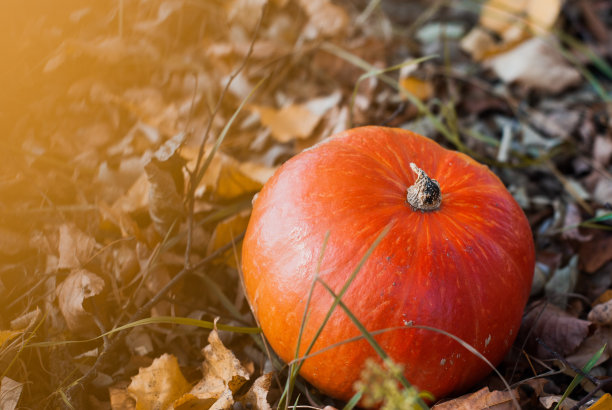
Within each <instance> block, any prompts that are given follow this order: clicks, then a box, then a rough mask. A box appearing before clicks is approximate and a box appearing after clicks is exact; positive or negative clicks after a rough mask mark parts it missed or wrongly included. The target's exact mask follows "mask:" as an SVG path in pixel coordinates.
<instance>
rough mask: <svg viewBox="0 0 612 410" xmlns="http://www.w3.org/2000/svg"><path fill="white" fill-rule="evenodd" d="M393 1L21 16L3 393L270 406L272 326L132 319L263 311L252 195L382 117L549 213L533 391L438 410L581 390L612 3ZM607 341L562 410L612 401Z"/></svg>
mask: <svg viewBox="0 0 612 410" xmlns="http://www.w3.org/2000/svg"><path fill="white" fill-rule="evenodd" d="M376 3H377V2H366V1H356V2H349V1H345V0H338V1H331V0H317V1H305V0H272V1H264V0H255V1H251V0H232V1H226V2H189V1H186V0H154V1H151V0H126V1H122V2H115V3H112V4H102V3H100V4H96V5H91V6H89V7H85V8H84V7H82V5H80V4H78V3H77V2H67V3H66V4H65V7H61V8H57V7H51V6H47V5H44V4H42V3H41V4H39V5H38V6H37V7H38V8H37V7H34V8H33V9H27V10H26V8H25V7H23V6H21V7H15V9H14V10H12V11H11V13H6V15H5V16H3V17H2V18H4V19H5V20H7V21H6V22H5V24H4V26H5V27H7V29H8V30H7V33H9V34H8V39H9V41H8V42H7V44H11V46H10V47H8V48H7V50H6V56H5V57H6V61H9V62H10V64H6V65H5V66H3V67H2V68H0V70H1V72H2V74H3V75H2V77H0V78H3V79H4V80H5V84H3V85H4V88H3V89H5V90H6V91H5V93H6V95H7V96H9V98H8V99H6V101H3V102H2V107H1V109H0V113H1V114H0V122H2V123H3V125H5V127H4V128H3V129H5V138H2V139H0V159H1V161H0V260H2V264H0V297H1V298H2V299H1V300H2V301H3V308H2V310H1V311H0V342H2V343H1V345H0V364H1V365H0V368H2V369H3V375H2V376H3V377H2V379H1V384H0V407H2V408H7V409H11V408H17V407H36V406H39V405H40V403H46V407H50V408H57V407H62V406H64V405H65V403H66V402H70V403H71V404H72V405H73V406H74V407H75V408H94V409H96V408H113V409H127V408H230V407H231V406H234V408H236V406H238V405H239V404H238V403H241V405H242V406H243V408H249V407H250V408H255V409H268V408H273V407H274V406H275V404H276V401H277V399H278V397H279V396H280V392H281V387H280V386H281V385H279V384H278V383H277V382H278V381H279V378H280V381H281V383H282V382H283V377H285V376H284V375H285V374H286V372H284V371H283V369H282V367H280V366H277V367H275V366H274V364H275V363H276V364H278V361H277V360H276V359H275V357H274V356H273V355H272V356H270V355H269V352H268V351H267V350H266V349H265V348H264V347H262V346H261V344H260V339H259V337H254V338H251V337H249V336H242V335H238V334H229V333H227V332H220V333H217V332H216V331H213V332H209V331H208V330H205V329H200V328H197V327H187V326H180V325H172V326H169V325H159V324H157V325H147V326H141V327H137V328H133V329H131V330H129V331H115V332H114V331H113V329H117V328H118V327H120V326H122V325H125V324H127V323H129V322H130V321H135V320H137V319H142V318H145V317H150V316H157V315H164V316H175V317H197V318H198V319H203V320H208V321H211V322H212V321H214V320H215V318H217V317H219V318H220V323H224V324H232V325H236V326H247V327H255V326H256V323H255V322H254V321H253V319H252V317H251V316H250V314H249V308H248V303H247V302H246V301H245V299H244V296H243V292H242V287H241V285H240V275H239V272H238V267H239V258H240V237H241V234H242V232H243V231H244V229H245V227H246V224H247V222H248V218H249V214H250V205H249V204H250V201H251V200H252V198H253V196H254V195H255V194H256V193H257V192H258V191H259V190H260V189H261V187H262V186H263V184H264V183H265V182H266V181H267V180H268V179H269V178H270V177H271V175H272V174H273V173H274V171H275V170H276V169H277V168H278V167H279V166H280V165H282V163H283V162H284V161H286V160H287V159H288V158H290V157H291V156H293V155H295V154H296V153H298V152H300V151H302V150H304V149H307V148H309V147H311V146H313V145H315V144H316V143H318V142H320V141H322V140H324V139H325V138H327V137H328V136H329V135H331V134H333V133H335V132H338V131H342V130H344V129H347V128H349V127H351V126H355V125H362V124H378V125H382V124H384V125H390V126H400V127H405V128H410V129H413V130H415V131H417V132H421V133H424V134H426V135H427V136H428V137H430V138H432V139H435V140H436V141H438V142H440V143H442V144H443V145H446V146H448V147H450V148H456V149H460V150H463V151H465V152H466V153H468V154H470V155H472V156H474V157H475V158H476V159H478V160H480V161H482V162H485V163H486V164H487V165H489V166H490V167H491V168H492V169H493V170H494V171H495V172H496V174H497V175H499V176H500V178H501V179H502V180H503V181H504V182H505V183H506V185H507V186H508V187H509V189H510V191H511V192H512V193H513V194H514V195H515V197H516V199H517V201H519V203H520V204H521V205H522V206H523V209H524V210H525V213H526V215H527V217H528V219H529V222H530V224H531V226H532V229H533V232H534V236H535V240H536V248H537V255H536V259H537V267H536V279H535V281H534V286H533V289H532V296H531V303H530V305H529V306H528V307H527V309H526V311H525V316H524V321H523V325H522V329H521V332H520V335H519V338H518V339H517V341H516V343H515V345H514V347H513V349H512V351H511V352H510V354H509V355H508V357H507V358H506V359H505V360H504V362H503V363H502V364H501V366H500V370H501V371H502V374H503V375H504V376H505V377H506V378H507V380H508V381H509V382H510V383H511V384H512V387H513V389H512V391H511V392H508V391H505V390H503V388H502V387H501V384H500V382H499V380H497V379H496V378H495V377H494V376H489V377H487V378H485V379H484V380H483V381H482V382H481V383H480V385H478V386H475V387H474V388H473V389H472V390H471V391H470V392H467V394H466V395H464V396H460V397H449V398H445V401H444V402H440V403H439V404H438V405H437V406H438V407H442V408H443V407H444V406H447V407H448V406H454V407H455V408H456V407H459V406H464V407H466V408H467V407H471V408H481V407H485V406H490V405H493V404H495V405H496V406H497V407H496V408H498V407H499V408H505V407H508V408H511V406H512V404H511V403H512V401H511V400H510V397H514V398H516V399H517V400H519V402H520V404H521V406H523V407H524V408H535V409H538V408H552V407H554V405H555V404H556V403H558V402H559V400H561V397H562V395H563V392H564V390H565V389H566V388H567V386H569V384H570V382H571V381H572V379H573V377H574V376H576V375H577V374H580V369H581V368H583V367H584V366H585V365H586V364H587V363H589V361H590V360H591V359H592V358H593V357H594V356H595V355H596V353H597V352H598V351H599V350H600V349H601V348H602V346H603V345H606V346H610V345H611V344H612V343H611V342H612V333H611V331H610V329H612V325H611V323H612V319H611V315H610V299H611V298H610V296H609V295H610V289H612V233H611V232H610V231H611V228H612V225H611V221H612V218H610V217H608V216H609V215H610V214H611V213H612V134H611V133H610V129H611V127H610V124H611V123H612V122H611V121H612V120H611V118H612V111H611V110H610V104H609V103H610V97H609V96H610V90H612V69H611V68H610V65H609V61H610V60H609V59H610V56H611V55H610V52H609V50H607V46H608V45H609V44H608V43H607V41H608V39H609V38H612V37H611V36H612V34H611V33H610V31H611V30H610V27H612V19H611V18H610V15H612V14H611V13H612V6H611V5H610V3H609V2H607V1H605V0H592V1H588V2H587V1H580V2H567V1H566V2H564V1H560V0H546V1H536V0H521V1H507V0H487V1H484V2H480V3H478V4H476V3H475V2H472V1H463V0H462V1H459V2H453V3H451V2H440V3H439V4H438V3H436V4H427V3H426V2H418V1H414V2H397V1H393V0H383V1H382V2H380V4H376ZM262 16H263V17H262ZM3 21H4V20H3ZM253 39H254V40H255V41H253ZM338 50H341V51H342V52H340V51H338ZM434 54H435V55H436V57H435V58H429V59H428V60H426V61H423V62H421V63H420V64H418V65H408V66H404V65H402V64H399V63H402V62H406V61H411V60H414V59H416V58H419V57H432V55H434ZM398 64H399V65H398ZM394 66H398V67H400V68H398V69H397V70H390V71H385V72H384V73H383V72H382V70H384V69H386V68H389V67H394ZM373 70H379V71H376V72H374V71H373ZM262 79H265V81H264V82H263V83H262V85H261V87H260V89H258V90H257V92H256V93H255V94H254V95H253V96H251V97H250V99H249V100H248V101H246V99H247V97H248V96H249V95H250V93H251V91H252V90H253V88H254V86H255V85H256V84H258V83H259V81H260V80H262ZM392 84H394V85H395V87H393V86H391V85H392ZM226 87H227V88H226ZM398 90H401V91H398ZM407 95H410V96H412V97H414V98H416V99H417V100H419V101H421V105H419V104H416V103H415V101H414V100H412V99H411V98H407ZM243 102H245V103H246V105H245V108H244V109H243V110H242V111H241V112H240V113H239V114H238V115H237V116H236V117H235V120H233V121H234V122H233V123H232V126H231V127H230V128H229V132H228V134H227V135H226V138H225V140H224V142H223V144H221V146H220V147H218V148H219V149H217V147H215V142H216V138H217V137H218V136H219V135H220V133H221V132H222V130H223V128H224V127H225V126H226V125H227V124H228V122H229V121H230V119H231V118H232V116H233V115H234V113H235V111H236V109H237V107H238V106H239V105H240V104H241V103H243ZM436 124H442V127H445V128H446V130H452V132H450V133H448V132H447V133H445V132H443V130H441V129H440V127H439V125H438V126H436ZM213 152H214V155H212V156H211V154H212V153H213ZM209 156H210V160H208V158H209ZM202 164H207V169H206V170H205V172H204V173H203V174H202V178H201V179H199V180H197V179H196V178H195V176H196V175H197V174H198V172H199V171H201V167H202ZM197 167H200V168H197ZM108 332H110V333H108ZM100 335H104V336H103V337H99V338H98V339H95V340H89V339H90V338H92V337H96V336H100ZM221 339H222V340H223V342H221ZM74 341H81V343H77V344H72V343H69V342H74ZM207 341H208V346H207V347H206V348H205V349H204V357H205V360H204V362H202V353H201V349H202V346H204V345H206V344H207ZM39 342H50V343H52V345H51V346H45V347H40V346H36V345H35V343H39ZM33 343H34V345H33V347H30V346H29V345H30V344H33ZM207 349H208V350H207ZM610 355H611V353H610V351H609V347H608V348H606V349H605V350H604V351H603V353H602V354H601V356H600V357H599V359H598V360H597V361H596V363H595V364H594V367H593V369H591V370H590V372H589V374H588V375H586V376H587V377H585V378H584V380H583V382H582V383H581V385H580V386H579V387H578V388H576V389H575V390H574V391H573V392H572V394H571V397H569V398H567V399H565V400H564V402H563V403H562V405H561V406H562V408H568V407H567V406H570V403H571V406H573V405H578V406H582V407H581V408H587V407H588V406H590V405H593V407H592V408H597V406H598V405H600V406H601V405H604V404H601V403H606V402H607V403H609V400H610V399H609V397H610V396H609V394H607V392H609V391H610V380H611V377H612V373H611V372H610V363H609V360H610ZM17 363H18V364H19V365H17ZM139 369H140V370H139ZM273 370H275V373H271V371H273ZM360 370H361V369H355V371H356V372H359V371H360ZM75 386H76V387H75ZM302 393H303V394H300V397H299V399H298V400H299V403H300V404H303V405H311V406H314V407H316V408H324V407H325V406H328V408H341V407H342V405H343V404H342V403H338V402H334V401H332V399H331V398H328V397H325V396H324V395H322V394H320V393H318V392H315V391H312V390H311V389H307V388H306V387H305V388H304V389H303V390H302ZM457 396H459V392H458V394H457ZM294 399H295V398H294ZM598 400H599V401H598ZM606 400H608V401H606ZM595 403H597V404H595ZM134 406H136V407H134ZM504 406H505V407H504ZM563 406H566V407H563ZM602 408H605V407H602Z"/></svg>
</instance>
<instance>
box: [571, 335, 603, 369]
mask: <svg viewBox="0 0 612 410" xmlns="http://www.w3.org/2000/svg"><path fill="white" fill-rule="evenodd" d="M610 342H612V328H610V327H609V326H598V327H597V329H595V332H593V334H592V335H591V336H589V337H587V338H586V339H585V340H584V342H582V344H581V345H580V347H579V348H578V349H577V350H576V351H575V352H574V353H572V354H571V355H570V356H567V357H566V358H565V359H566V360H567V361H568V362H570V363H571V364H573V365H574V366H576V367H577V368H579V369H582V368H583V367H584V366H586V364H587V363H588V362H589V361H590V360H591V359H592V358H593V356H595V354H596V353H597V352H598V351H599V350H600V349H601V348H602V347H603V346H604V345H607V346H606V349H605V350H604V352H603V353H602V355H601V356H600V358H599V359H598V360H597V362H596V363H595V366H598V365H600V364H602V363H603V362H605V361H606V360H608V359H609V358H610V351H611V349H612V345H611V344H610Z"/></svg>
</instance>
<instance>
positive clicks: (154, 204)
mask: <svg viewBox="0 0 612 410" xmlns="http://www.w3.org/2000/svg"><path fill="white" fill-rule="evenodd" d="M163 164H164V163H163V162H160V161H158V160H157V159H155V158H152V159H151V161H149V163H147V164H146V165H145V172H146V174H147V179H148V180H149V215H150V216H151V219H152V220H153V224H154V226H155V229H156V230H157V232H159V233H160V234H161V235H165V234H166V233H167V232H168V230H169V229H170V228H171V227H172V226H176V225H177V224H178V222H179V221H180V220H181V219H182V217H183V214H184V208H183V197H182V194H183V192H182V189H180V188H179V187H178V186H177V183H176V179H175V178H174V177H173V172H172V169H168V168H167V167H165V166H164V165H163ZM180 176H181V177H182V176H183V175H182V173H180ZM181 188H182V187H181Z"/></svg>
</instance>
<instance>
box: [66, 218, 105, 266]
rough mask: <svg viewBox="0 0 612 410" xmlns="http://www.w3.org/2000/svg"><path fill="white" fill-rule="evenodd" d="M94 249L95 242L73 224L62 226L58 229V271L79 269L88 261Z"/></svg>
mask: <svg viewBox="0 0 612 410" xmlns="http://www.w3.org/2000/svg"><path fill="white" fill-rule="evenodd" d="M95 248H96V240H95V239H94V238H93V237H91V236H89V235H87V234H86V233H84V232H83V231H81V230H80V229H79V228H77V227H76V226H75V225H74V224H62V225H61V226H60V228H59V245H58V252H59V262H58V268H60V269H66V268H67V269H75V268H80V267H81V266H83V265H85V264H86V263H87V262H89V261H90V259H91V257H92V256H93V253H94V250H95Z"/></svg>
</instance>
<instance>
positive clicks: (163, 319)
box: [28, 316, 261, 347]
mask: <svg viewBox="0 0 612 410" xmlns="http://www.w3.org/2000/svg"><path fill="white" fill-rule="evenodd" d="M154 324H166V325H186V326H195V327H201V328H204V329H215V328H216V329H218V330H224V331H228V332H234V333H245V334H258V333H261V329H260V328H258V327H242V326H230V325H224V324H221V323H217V324H215V323H213V322H209V321H207V320H200V319H192V318H189V317H175V316H155V317H148V318H145V319H141V320H136V321H134V322H131V323H127V324H125V325H123V326H119V327H116V328H114V329H113V330H109V331H108V332H106V333H103V334H101V335H99V336H96V337H94V338H91V339H85V340H65V341H61V342H38V343H31V344H30V345H28V347H50V346H59V345H67V344H76V343H88V342H93V341H95V340H98V339H101V338H103V337H104V336H110V335H112V334H113V333H117V332H121V331H122V330H126V329H131V328H133V327H138V326H145V325H154Z"/></svg>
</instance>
